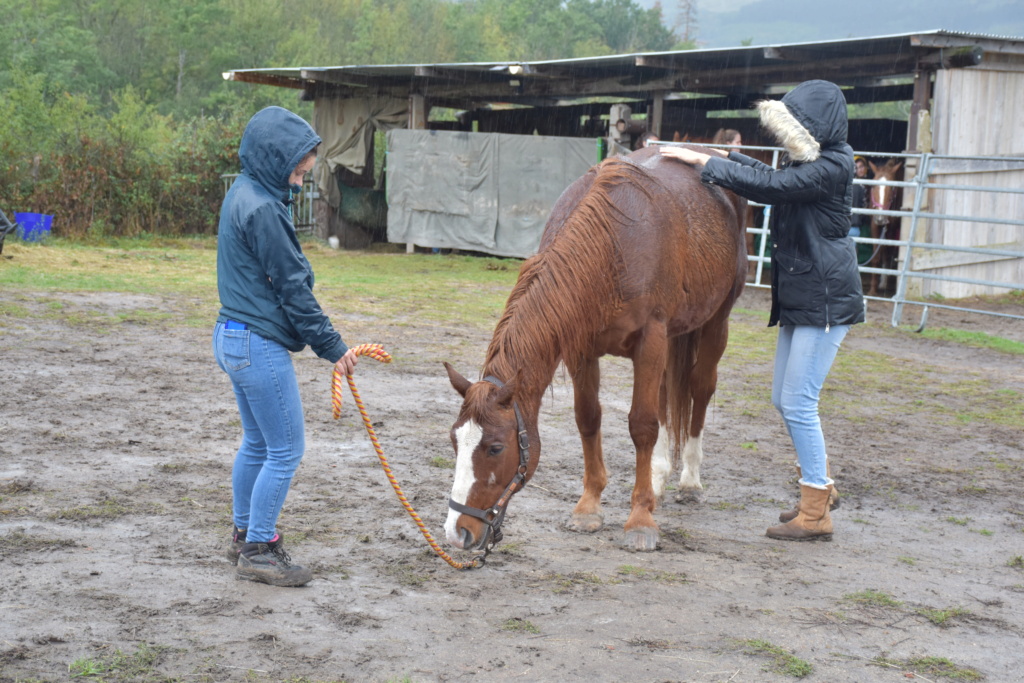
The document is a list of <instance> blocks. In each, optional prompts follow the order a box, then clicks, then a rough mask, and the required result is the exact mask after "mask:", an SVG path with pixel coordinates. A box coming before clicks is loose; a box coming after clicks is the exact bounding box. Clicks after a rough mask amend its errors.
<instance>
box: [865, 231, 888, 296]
mask: <svg viewBox="0 0 1024 683" xmlns="http://www.w3.org/2000/svg"><path fill="white" fill-rule="evenodd" d="M884 234H885V231H884V229H883V227H882V226H881V225H879V224H878V223H875V222H874V221H871V237H873V238H874V239H876V240H877V239H881V238H882V237H883V236H884ZM884 251H885V247H884V246H882V245H881V244H876V245H874V246H873V247H872V254H871V258H869V259H868V262H867V263H866V264H865V265H868V266H871V267H872V268H884V267H885V265H884V263H883V261H882V259H883V254H884ZM879 278H880V276H879V274H878V273H871V284H870V286H869V287H868V296H878V281H879Z"/></svg>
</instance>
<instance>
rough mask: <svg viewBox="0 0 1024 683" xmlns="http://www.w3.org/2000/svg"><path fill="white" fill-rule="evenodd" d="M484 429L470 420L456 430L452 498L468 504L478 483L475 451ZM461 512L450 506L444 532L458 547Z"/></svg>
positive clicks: (459, 545)
mask: <svg viewBox="0 0 1024 683" xmlns="http://www.w3.org/2000/svg"><path fill="white" fill-rule="evenodd" d="M483 436H484V430H483V429H481V428H480V425H478V424H477V423H476V422H473V421H472V420H469V421H468V422H466V423H465V424H463V425H462V426H461V427H459V428H458V429H456V430H455V482H454V483H453V484H452V495H451V498H452V500H454V501H455V502H456V503H460V504H462V505H465V504H466V499H467V498H469V490H470V489H472V488H473V484H474V483H476V477H475V476H474V475H473V451H474V450H476V447H477V446H478V445H479V444H480V439H482V438H483ZM460 514H461V513H459V512H456V511H455V510H452V509H451V508H448V519H447V520H446V521H445V523H444V534H445V536H446V537H447V538H448V542H449V543H451V544H452V545H454V546H455V547H456V548H461V547H462V538H461V536H459V533H458V530H457V529H456V528H455V522H456V521H457V520H458V519H459V515H460Z"/></svg>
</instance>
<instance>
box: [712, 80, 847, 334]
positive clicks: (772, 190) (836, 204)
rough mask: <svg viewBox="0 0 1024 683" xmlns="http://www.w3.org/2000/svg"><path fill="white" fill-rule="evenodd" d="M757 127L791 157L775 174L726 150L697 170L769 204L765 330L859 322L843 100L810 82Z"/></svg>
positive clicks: (767, 109)
mask: <svg viewBox="0 0 1024 683" xmlns="http://www.w3.org/2000/svg"><path fill="white" fill-rule="evenodd" d="M762 104H763V106H762V107H761V118H762V125H764V126H765V127H766V128H768V129H769V130H770V131H771V132H772V133H773V134H775V135H776V137H778V138H779V139H780V142H781V143H782V145H783V146H784V147H785V148H786V149H787V152H788V156H789V160H788V161H787V162H786V163H784V164H783V167H782V168H780V169H774V168H772V167H771V166H768V165H767V164H763V163H761V162H760V161H757V160H756V159H752V158H750V157H748V156H746V155H744V154H740V153H738V152H731V153H730V154H729V158H728V159H724V158H721V157H715V156H713V157H711V159H709V160H708V162H707V164H705V166H704V170H703V171H702V173H701V179H702V180H704V181H705V182H708V183H712V184H716V185H721V186H722V187H726V188H728V189H730V190H732V191H734V192H736V193H737V194H740V195H742V196H744V197H746V198H748V199H751V200H754V201H756V202H761V203H764V204H771V205H772V217H771V222H770V237H771V245H772V310H771V316H770V318H769V321H768V325H769V326H771V325H775V324H777V323H781V324H782V325H813V326H817V327H828V326H829V325H850V324H853V323H859V322H864V294H863V291H862V289H861V280H860V273H859V272H858V270H857V252H856V245H855V244H854V242H853V240H852V239H851V238H850V237H849V236H848V233H849V231H850V206H851V204H852V196H853V174H854V165H853V150H852V149H851V148H850V146H849V145H848V144H846V132H847V120H846V100H845V98H844V97H843V94H842V91H841V90H840V89H839V88H838V87H837V86H836V85H835V84H833V83H829V82H828V81H808V82H806V83H802V84H800V85H799V86H797V87H796V88H795V89H794V90H792V91H790V92H789V93H788V94H787V95H786V96H785V97H783V98H782V102H781V104H782V105H784V106H779V103H778V102H769V103H762Z"/></svg>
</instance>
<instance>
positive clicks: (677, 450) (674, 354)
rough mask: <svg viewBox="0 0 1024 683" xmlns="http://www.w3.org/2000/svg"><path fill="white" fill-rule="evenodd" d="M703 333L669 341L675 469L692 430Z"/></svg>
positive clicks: (668, 383)
mask: <svg viewBox="0 0 1024 683" xmlns="http://www.w3.org/2000/svg"><path fill="white" fill-rule="evenodd" d="M699 340H700V330H699V329H697V330H694V331H693V332H689V333H687V334H681V335H679V336H677V337H672V338H670V339H669V340H668V359H667V362H666V364H665V389H666V394H667V395H666V397H665V398H666V403H667V413H668V415H667V419H668V425H667V428H668V433H669V435H670V437H671V440H672V466H673V467H678V466H679V459H680V454H681V447H682V445H683V444H684V443H685V442H686V439H687V433H688V430H689V428H690V413H691V409H692V408H693V400H692V398H691V397H690V386H691V382H692V377H693V369H694V368H695V367H696V365H697V344H698V342H699Z"/></svg>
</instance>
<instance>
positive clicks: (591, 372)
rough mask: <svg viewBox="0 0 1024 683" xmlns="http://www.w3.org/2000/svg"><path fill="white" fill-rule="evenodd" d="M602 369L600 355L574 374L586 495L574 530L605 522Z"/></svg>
mask: <svg viewBox="0 0 1024 683" xmlns="http://www.w3.org/2000/svg"><path fill="white" fill-rule="evenodd" d="M600 384H601V371H600V366H599V364H598V359H597V358H594V359H590V360H585V361H583V363H581V364H580V367H579V368H577V371H576V373H575V374H574V375H573V394H574V398H575V401H574V406H575V411H576V428H577V429H579V432H580V440H581V441H582V442H583V495H582V496H580V500H579V502H578V503H576V508H575V509H574V510H573V512H572V517H571V518H570V519H569V522H568V524H567V526H568V528H569V529H571V530H573V531H582V532H586V533H592V532H594V531H597V530H598V529H600V528H601V527H603V526H604V514H603V513H602V512H601V493H602V492H604V487H605V486H606V485H607V484H608V470H607V469H606V468H605V466H604V453H603V451H602V448H601V403H600V401H599V399H598V391H599V389H600Z"/></svg>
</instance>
